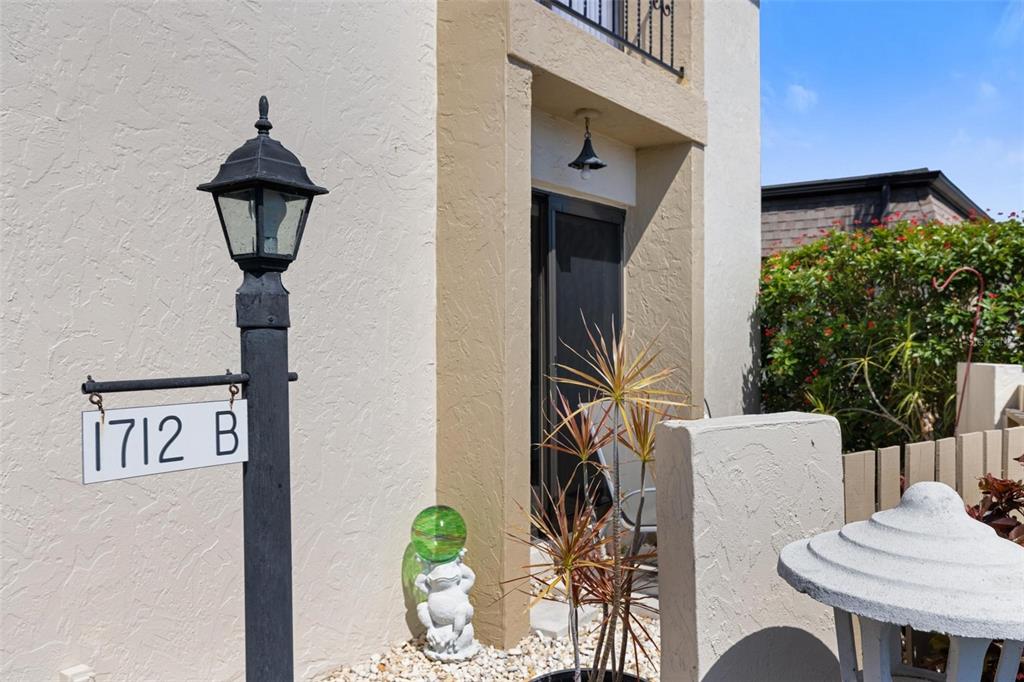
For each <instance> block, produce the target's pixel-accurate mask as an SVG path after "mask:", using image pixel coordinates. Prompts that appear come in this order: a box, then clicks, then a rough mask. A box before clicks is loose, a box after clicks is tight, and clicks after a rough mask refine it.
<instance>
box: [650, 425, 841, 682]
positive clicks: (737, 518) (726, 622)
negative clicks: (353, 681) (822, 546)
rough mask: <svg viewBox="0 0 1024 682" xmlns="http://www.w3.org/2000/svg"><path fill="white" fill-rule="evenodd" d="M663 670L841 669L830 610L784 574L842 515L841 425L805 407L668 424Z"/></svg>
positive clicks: (784, 675) (662, 543)
mask: <svg viewBox="0 0 1024 682" xmlns="http://www.w3.org/2000/svg"><path fill="white" fill-rule="evenodd" d="M657 439H658V445H657V452H656V457H657V461H658V500H657V501H658V554H659V557H658V561H659V569H660V570H659V573H658V575H659V578H658V583H659V593H660V597H661V598H660V603H661V652H662V659H661V677H662V679H663V680H672V681H673V682H698V681H699V682H733V681H734V680H746V679H758V680H764V681H765V682H788V681H790V680H835V679H838V678H839V674H838V673H839V664H838V662H837V659H836V656H835V653H834V652H835V650H836V639H835V630H834V625H833V620H832V610H831V609H830V608H827V607H826V606H824V605H822V604H818V603H816V602H814V601H812V600H810V599H807V598H806V597H804V596H803V595H800V594H798V593H796V592H794V591H793V590H792V589H790V587H789V585H787V584H786V582H785V581H784V580H783V579H782V578H780V577H779V576H778V573H777V571H776V563H777V560H778V555H779V552H780V551H781V550H782V548H783V547H784V546H785V545H786V544H788V543H789V542H792V541H793V540H798V539H800V538H804V537H807V536H810V535H815V534H817V533H820V532H823V531H826V530H834V529H837V528H839V527H840V526H841V525H842V521H843V475H842V458H841V452H842V449H841V440H840V435H839V424H838V422H836V420H835V419H834V418H833V417H829V416H825V415H817V414H804V413H800V412H782V413H778V414H767V415H750V416H737V417H722V418H717V419H700V420H695V421H670V422H665V423H663V424H661V425H659V426H658V432H657Z"/></svg>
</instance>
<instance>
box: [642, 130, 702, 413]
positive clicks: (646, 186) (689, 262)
mask: <svg viewBox="0 0 1024 682" xmlns="http://www.w3.org/2000/svg"><path fill="white" fill-rule="evenodd" d="M636 175H637V178H636V180H637V183H636V184H637V190H636V199H637V206H636V210H635V211H633V212H631V218H630V220H629V224H628V225H627V226H626V267H625V271H626V272H625V300H626V321H627V325H628V328H629V329H631V330H632V331H633V333H634V334H636V341H635V342H634V343H635V344H642V343H645V342H646V341H647V340H648V339H650V338H652V337H653V336H654V335H655V334H658V340H657V343H656V348H657V349H658V350H660V351H661V357H660V363H659V364H660V365H661V366H671V367H675V368H677V374H676V375H675V377H674V379H673V384H674V386H673V388H678V389H681V390H683V391H685V392H686V394H687V401H688V402H689V403H690V405H691V407H690V408H688V409H687V410H686V411H685V412H684V414H683V415H682V416H686V417H699V416H703V407H702V403H703V400H704V203H703V202H704V149H703V147H701V146H700V145H698V144H696V143H687V144H674V145H665V146H661V147H648V148H643V149H638V150H637V152H636Z"/></svg>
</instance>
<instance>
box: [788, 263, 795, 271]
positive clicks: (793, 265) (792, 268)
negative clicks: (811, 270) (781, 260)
mask: <svg viewBox="0 0 1024 682" xmlns="http://www.w3.org/2000/svg"><path fill="white" fill-rule="evenodd" d="M796 268H797V264H796V263H793V264H792V265H790V266H789V269H790V270H796Z"/></svg>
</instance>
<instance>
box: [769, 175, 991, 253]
mask: <svg viewBox="0 0 1024 682" xmlns="http://www.w3.org/2000/svg"><path fill="white" fill-rule="evenodd" d="M894 213H900V214H902V215H903V216H904V217H907V218H909V217H915V216H916V217H918V218H920V219H921V220H930V219H938V220H942V221H943V222H956V221H958V220H963V219H965V218H967V217H969V216H979V217H986V218H987V217H988V214H987V213H985V211H984V210H982V208H981V207H980V206H978V205H977V204H976V203H974V202H973V201H972V200H971V199H970V198H969V197H968V196H967V195H966V194H964V193H963V191H961V190H960V188H959V187H957V186H956V185H954V184H953V183H952V182H951V181H950V180H949V178H947V177H946V176H945V174H944V173H943V172H942V171H938V170H935V171H933V170H929V169H927V168H917V169H914V170H905V171H897V172H894V173H878V174H874V175H858V176H854V177H848V178H834V179H828V180H811V181H808V182H791V183H786V184H783V185H765V186H764V187H762V188H761V255H762V256H768V255H769V254H771V253H773V252H775V251H779V250H782V249H788V248H792V247H793V246H796V245H798V244H800V243H801V242H802V241H804V240H805V239H812V238H814V237H816V236H817V235H818V234H819V230H820V229H823V228H831V227H833V226H840V227H841V229H851V230H852V229H855V228H857V227H859V226H862V225H863V226H870V225H871V222H872V220H883V219H884V217H885V216H887V215H890V214H894Z"/></svg>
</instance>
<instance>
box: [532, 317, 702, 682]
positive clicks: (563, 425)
mask: <svg viewBox="0 0 1024 682" xmlns="http://www.w3.org/2000/svg"><path fill="white" fill-rule="evenodd" d="M583 324H584V325H585V326H586V331H587V338H588V341H589V345H590V347H589V348H587V349H585V350H583V351H582V352H581V351H579V350H576V349H574V348H572V347H570V346H568V345H566V347H567V348H568V350H569V351H570V352H571V353H573V354H574V355H575V356H576V357H577V358H578V359H579V360H580V361H581V362H582V365H583V368H582V369H580V368H577V367H572V366H570V365H565V364H557V365H556V368H557V369H558V370H559V372H560V373H561V375H560V376H555V377H551V378H552V380H553V381H554V382H555V383H556V384H561V385H567V386H575V387H577V388H578V389H582V390H583V391H584V394H585V395H588V396H590V398H589V400H586V401H585V402H583V403H582V404H580V405H579V406H578V407H577V408H575V409H573V410H572V411H571V412H568V414H566V413H565V412H566V411H567V410H566V409H565V404H564V403H565V401H564V399H563V401H562V404H561V405H560V406H559V407H560V408H561V409H559V410H557V411H556V413H557V414H559V416H560V419H559V421H558V423H557V424H556V425H555V427H554V428H553V429H552V430H551V431H550V432H549V433H548V434H547V436H546V437H545V439H544V444H545V445H547V444H550V443H552V442H554V441H555V439H557V438H558V437H559V436H560V435H561V434H567V435H568V437H569V438H570V439H571V438H573V437H574V435H575V432H576V431H578V429H573V428H572V427H571V426H570V425H571V424H575V423H576V421H577V419H578V418H580V416H581V415H582V414H584V413H586V412H590V411H591V410H593V409H595V408H598V409H601V410H603V412H604V416H603V417H602V421H604V420H605V419H607V418H608V417H610V418H611V421H612V424H611V427H610V431H611V433H612V437H611V445H612V461H611V467H610V468H611V472H610V473H611V479H612V485H611V487H612V491H613V494H612V507H611V523H610V533H611V535H612V537H615V538H618V537H620V536H621V534H622V496H621V495H620V475H619V444H620V442H624V443H626V444H627V446H628V447H633V446H636V447H638V448H640V449H644V448H645V447H646V445H647V444H649V445H650V450H649V452H650V454H651V456H653V426H654V423H655V422H656V421H657V419H656V415H664V414H666V413H667V411H668V410H669V409H671V408H673V407H681V406H685V405H686V403H684V402H682V401H681V400H679V398H681V397H682V395H681V394H680V393H678V392H677V391H672V390H668V389H665V388H661V386H662V385H663V384H664V383H665V382H666V381H667V380H668V379H670V378H671V376H672V374H673V369H672V368H664V369H660V370H654V369H653V368H654V366H655V363H656V361H657V359H658V353H657V352H655V351H653V350H652V349H653V345H654V341H653V340H652V341H651V342H650V343H648V344H647V345H645V346H642V347H641V348H640V350H639V351H637V352H635V353H633V352H631V349H630V346H629V341H628V340H629V336H628V335H627V334H625V333H623V334H621V335H614V334H613V336H612V338H611V339H610V341H609V340H606V339H605V337H604V334H603V333H602V332H601V330H600V329H599V328H594V329H593V330H592V329H591V327H590V326H589V325H587V323H586V320H584V321H583ZM648 430H649V431H650V434H647V433H646V431H648ZM644 466H646V464H644ZM639 522H640V519H639V517H638V519H637V526H639ZM636 543H637V539H636V537H634V544H636ZM611 550H612V573H611V586H610V587H611V590H610V594H608V595H605V596H606V598H607V601H606V602H602V603H604V604H606V605H607V617H608V622H606V623H605V624H604V627H603V628H602V633H603V634H605V633H606V635H607V637H605V636H601V637H599V639H598V645H597V649H596V650H595V653H594V666H593V668H594V671H595V674H597V675H598V680H601V679H603V678H604V671H605V670H606V669H607V665H608V661H609V656H610V654H611V652H612V651H613V650H614V649H615V648H616V646H615V633H616V628H617V622H618V621H619V619H620V618H623V622H622V625H623V641H622V642H621V645H620V648H619V651H620V657H619V661H618V663H619V665H616V660H615V658H614V657H611V662H612V666H613V669H612V680H613V682H620V681H621V679H622V674H623V665H624V656H623V655H622V654H621V652H622V651H623V650H624V649H625V646H626V638H627V637H629V636H630V635H631V634H632V633H631V631H630V629H629V620H628V618H626V617H625V611H624V609H623V605H624V604H627V603H628V602H629V600H628V599H624V595H623V588H624V587H626V584H625V581H624V579H623V577H624V573H625V571H624V569H623V552H622V547H621V545H620V543H619V542H618V541H615V542H612V543H611ZM635 554H636V552H635V551H633V552H630V555H635ZM630 598H631V595H630ZM595 682H596V681H595Z"/></svg>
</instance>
